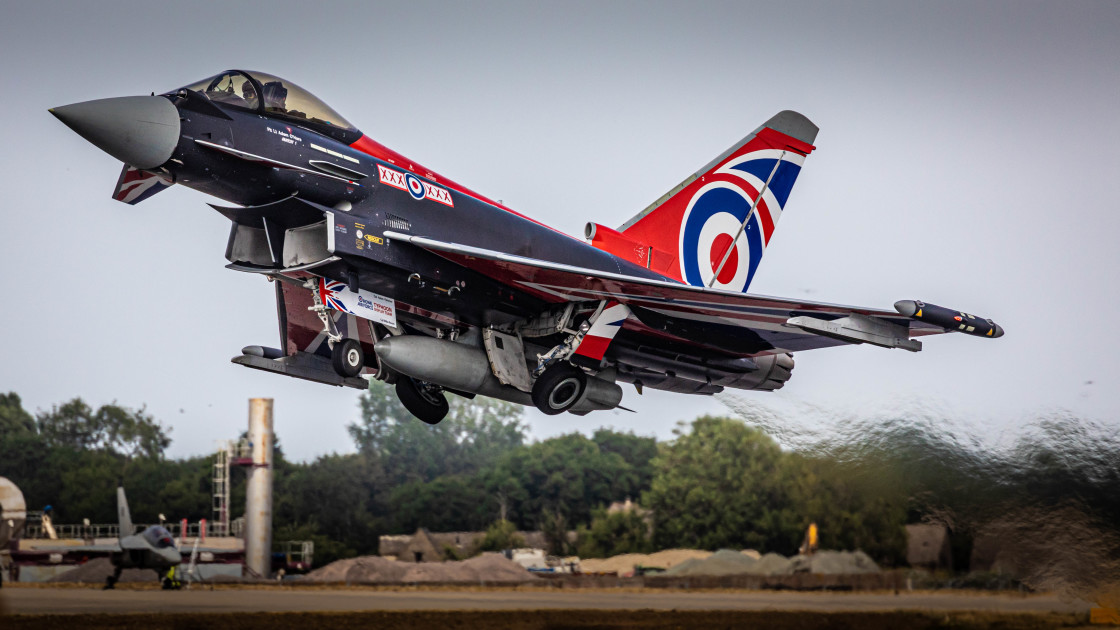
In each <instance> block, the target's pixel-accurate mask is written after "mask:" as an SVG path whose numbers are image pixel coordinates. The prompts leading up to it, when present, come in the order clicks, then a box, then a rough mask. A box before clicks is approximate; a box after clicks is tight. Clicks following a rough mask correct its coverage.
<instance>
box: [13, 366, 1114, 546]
mask: <svg viewBox="0 0 1120 630" xmlns="http://www.w3.org/2000/svg"><path fill="white" fill-rule="evenodd" d="M360 410H361V415H360V419H359V420H358V421H357V422H355V423H353V424H351V425H350V426H349V427H348V430H349V433H350V436H351V438H352V439H353V441H354V444H355V447H356V451H357V452H355V453H352V454H329V455H323V456H320V457H318V458H316V459H315V460H313V461H309V462H292V461H289V460H288V459H287V458H286V457H285V456H284V452H283V445H282V442H281V441H280V440H279V439H278V440H277V442H276V444H277V447H276V453H275V458H274V462H275V471H274V484H275V485H274V499H273V518H274V524H273V527H274V536H273V537H274V539H275V540H288V539H290V540H301V539H311V540H314V541H315V543H316V564H322V563H325V562H330V561H332V560H334V559H337V558H341V557H350V556H355V555H362V554H375V553H377V546H378V538H379V536H381V535H385V534H409V533H412V532H414V531H415V530H416V529H417V528H418V527H426V528H428V529H429V530H431V531H481V530H487V529H489V531H490V536H489V537H488V540H490V542H489V543H488V544H490V545H492V546H500V544H501V541H503V540H508V537H507V538H502V536H508V535H509V534H510V533H511V532H512V531H513V530H514V529H521V530H541V531H542V532H544V533H545V535H546V538H547V539H548V540H549V544H550V546H551V547H552V549H551V550H550V551H552V552H553V553H557V554H568V553H579V554H581V555H583V556H584V557H595V556H600V557H601V556H607V555H614V554H618V553H627V552H649V551H654V550H657V549H665V548H673V547H690V548H701V549H711V550H714V549H718V548H724V547H727V548H753V549H758V550H760V551H762V552H769V551H775V552H778V553H782V554H785V555H791V554H793V553H796V551H797V548H798V546H799V545H800V543H801V542H802V537H803V536H804V532H805V529H806V527H807V526H808V524H809V523H810V522H815V523H817V525H818V527H819V531H820V544H821V546H822V548H833V549H862V550H864V551H865V552H867V553H869V554H870V555H871V556H872V557H873V558H875V559H876V560H877V561H879V562H880V563H882V564H885V565H887V566H896V565H900V564H903V563H904V562H905V549H906V538H905V530H904V526H905V525H906V524H907V523H912V522H922V521H929V520H931V519H933V520H937V519H940V520H939V521H938V522H946V523H947V524H949V525H951V526H952V527H955V528H956V529H957V530H959V532H960V533H961V534H962V538H963V539H965V540H966V541H967V540H968V539H967V536H968V535H969V534H970V532H971V530H969V527H975V523H974V522H973V521H970V520H969V515H971V514H977V513H979V510H980V506H981V505H982V506H983V507H984V509H990V508H994V507H995V506H997V505H1000V501H1004V502H1005V503H1006V501H1005V500H1008V499H1015V500H1018V501H1020V503H1024V504H1025V503H1026V502H1030V503H1031V504H1032V505H1037V504H1038V501H1039V500H1042V501H1043V502H1044V504H1045V502H1046V501H1049V502H1050V504H1052V505H1054V506H1055V507H1057V506H1059V504H1061V503H1062V501H1063V500H1064V499H1065V498H1067V497H1068V493H1069V492H1074V493H1075V494H1076V495H1077V496H1078V497H1081V498H1085V497H1094V496H1099V497H1100V498H1101V499H1102V500H1104V499H1105V497H1108V496H1111V495H1110V492H1111V491H1109V490H1106V488H1108V487H1111V488H1115V487H1117V486H1116V485H1111V486H1110V485H1109V484H1113V483H1115V482H1116V481H1117V473H1116V468H1115V467H1114V468H1112V469H1109V468H1108V466H1110V465H1113V464H1115V455H1113V454H1110V453H1109V452H1107V451H1106V452H1103V454H1099V456H1100V457H1104V458H1105V460H1106V461H1104V462H1103V465H1102V466H1101V467H1099V468H1094V471H1096V473H1095V474H1096V477H1093V476H1091V475H1088V474H1087V473H1084V471H1081V472H1079V471H1078V470H1073V469H1070V468H1069V466H1068V464H1069V459H1068V458H1067V459H1065V460H1061V461H1057V460H1056V459H1055V457H1056V455H1055V454H1054V453H1052V452H1041V453H1040V452H1032V453H1033V454H1032V455H1031V457H1033V458H1034V461H1033V463H1034V465H1033V466H1027V467H1025V468H1022V467H1021V468H1022V469H1021V470H1019V469H1014V470H1012V469H1013V468H1014V466H1016V465H1017V464H1016V463H1015V462H1013V461H1008V462H1007V463H1006V466H1005V467H1004V468H1002V469H997V468H998V467H994V464H993V463H992V462H990V461H985V462H984V466H985V468H984V470H985V471H987V472H986V473H984V474H981V471H978V470H977V469H976V467H975V466H973V467H971V468H970V467H969V466H968V462H969V461H973V462H976V461H982V458H979V457H973V458H972V459H968V458H967V457H963V456H962V452H963V451H962V450H961V448H960V447H959V445H954V444H953V443H951V442H948V441H942V442H937V440H934V439H931V438H930V437H929V436H928V435H923V436H922V439H921V440H917V439H910V438H908V437H907V435H906V434H898V435H894V436H892V438H893V440H894V442H893V443H883V442H878V443H877V446H876V447H875V448H863V449H860V448H859V447H858V445H851V444H848V445H843V446H842V447H837V448H836V449H833V450H831V451H827V452H823V451H822V452H817V451H813V452H808V451H806V452H801V451H790V450H783V449H782V448H780V447H779V445H778V444H777V443H776V442H775V441H774V440H773V439H772V438H770V437H769V436H767V435H766V434H765V433H763V432H762V431H761V430H760V429H757V428H754V427H752V426H749V425H748V424H746V423H745V422H743V421H742V420H741V419H731V418H720V417H701V418H698V419H696V420H694V421H692V422H691V423H689V424H681V425H679V426H678V428H677V430H676V431H675V433H674V436H673V438H672V439H671V440H668V441H664V442H658V441H657V440H656V439H655V438H652V437H644V436H638V435H635V434H633V433H629V432H619V431H614V430H610V429H599V430H598V431H596V432H595V433H594V434H592V435H591V436H590V437H589V436H585V435H582V434H579V433H572V434H568V435H562V436H558V437H554V438H549V439H545V440H540V441H536V442H530V441H529V440H528V435H527V426H526V425H525V424H524V422H523V420H522V416H521V411H520V408H518V407H516V406H514V405H511V404H508V403H504V402H501V401H495V400H490V399H476V400H474V401H468V400H464V399H458V398H456V399H455V401H454V402H453V404H452V409H451V413H450V414H449V416H448V417H447V419H445V420H444V421H443V422H442V423H440V424H438V425H434V426H430V425H426V424H424V423H421V422H418V421H416V420H415V419H413V418H412V417H411V416H410V415H409V414H408V412H407V411H405V410H404V408H403V407H401V406H400V404H399V403H398V402H397V400H396V397H395V395H394V394H393V392H392V390H391V388H388V387H386V386H383V385H382V384H380V383H374V385H373V387H372V388H371V390H370V391H369V392H367V393H365V394H363V395H362V397H361V399H360ZM170 443H171V441H170V437H169V435H168V434H167V430H166V429H165V428H164V427H163V426H162V425H161V424H160V423H159V422H158V421H157V420H156V419H154V418H153V417H151V415H150V414H148V413H147V412H146V411H145V410H144V409H139V410H134V409H128V408H125V407H122V406H119V405H116V404H110V405H105V406H102V407H100V408H98V409H96V410H95V409H92V408H91V407H89V406H88V405H87V404H86V403H84V402H82V401H81V400H78V399H75V400H73V401H69V402H67V403H65V404H62V405H59V406H55V407H52V408H51V409H50V410H46V411H40V412H38V413H36V414H34V415H33V414H31V413H29V412H27V411H26V410H24V409H23V407H22V404H21V401H20V399H19V396H18V395H16V394H14V393H9V394H6V395H2V396H0V475H3V476H6V477H9V478H10V479H12V480H13V481H15V482H16V483H17V484H18V485H19V486H20V487H21V488H22V490H23V492H24V494H25V497H26V498H27V501H28V505H29V507H30V508H32V509H34V508H36V507H41V506H43V505H45V504H48V503H49V504H52V505H53V507H54V510H55V512H56V514H57V516H56V521H57V522H80V521H81V519H83V518H89V519H90V520H91V522H108V523H111V522H114V521H115V502H114V501H115V499H114V489H115V487H116V486H117V484H118V483H122V482H123V484H124V485H125V487H126V488H127V489H128V492H129V499H130V504H131V507H132V510H133V520H134V521H136V522H154V521H155V519H156V518H157V515H158V513H160V512H162V513H164V514H167V515H168V516H170V517H173V518H188V519H190V520H191V521H196V520H198V519H200V518H210V517H211V513H210V510H211V499H210V492H211V476H212V456H211V454H205V455H200V456H197V457H189V458H183V459H169V458H167V457H166V455H165V451H166V449H167V447H168V446H169V445H170ZM931 454H932V456H931ZM1110 458H1111V459H1110ZM1093 461H1094V462H1095V463H1097V464H1101V462H1096V460H1093ZM1063 465H1065V468H1062V466H1063ZM1102 471H1103V472H1102ZM985 475H987V476H985ZM1016 475H1018V476H1016ZM1101 475H1104V476H1103V477H1101ZM996 476H998V477H999V478H998V479H997V478H995V477H996ZM1031 487H1040V488H1042V489H1043V494H1042V496H1041V497H1039V496H1037V495H1032V494H1031V492H1030V491H1029V489H1030V488H1031ZM1071 488H1072V490H1071ZM1094 492H1096V493H1097V494H1095V495H1094V494H1093V493H1094ZM1001 493H1002V494H1001ZM627 498H630V499H632V500H634V501H635V502H636V503H638V504H639V505H640V506H641V507H642V508H643V509H645V510H649V512H648V513H646V512H636V511H635V512H615V513H608V512H607V510H606V507H607V506H608V505H609V504H610V503H611V502H614V501H622V500H625V499H627ZM231 502H232V503H231V504H232V506H234V514H237V513H238V508H239V507H240V506H243V505H244V477H243V475H241V474H238V473H236V472H235V474H234V479H233V487H232V498H231ZM1116 505H1117V503H1116V502H1115V501H1114V500H1110V501H1109V502H1108V503H1107V504H1103V506H1098V507H1097V508H1095V509H1096V511H1095V512H1092V513H1091V514H1090V516H1091V517H1092V518H1094V519H1097V518H1098V517H1102V518H1105V519H1107V518H1109V517H1113V518H1114V517H1115V516H1116ZM1094 522H1096V521H1094ZM1112 522H1113V523H1115V522H1116V521H1115V520H1114V521H1112ZM1105 529H1107V527H1106V528H1105ZM1115 529H1116V526H1115V525H1113V526H1112V530H1110V531H1112V532H1113V533H1115ZM569 530H576V531H577V532H578V537H577V539H576V541H575V542H574V543H573V542H572V541H570V540H569V538H568V537H567V536H566V535H565V534H566V532H568V531H569ZM957 551H958V553H959V554H960V555H962V556H967V551H968V550H967V542H966V543H964V547H962V549H960V550H957ZM966 565H967V562H966V561H965V562H964V563H963V565H962V564H958V566H966Z"/></svg>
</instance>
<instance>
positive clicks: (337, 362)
mask: <svg viewBox="0 0 1120 630" xmlns="http://www.w3.org/2000/svg"><path fill="white" fill-rule="evenodd" d="M365 364H366V353H365V352H363V351H362V344H360V343H358V342H357V341H356V340H354V339H343V340H342V341H340V342H338V343H336V344H334V347H333V348H331V365H333V366H334V371H335V372H338V373H339V374H340V375H342V376H345V377H351V376H357V375H358V374H360V373H361V371H362V368H363V367H364V366H365Z"/></svg>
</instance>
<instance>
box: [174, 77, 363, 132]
mask: <svg viewBox="0 0 1120 630" xmlns="http://www.w3.org/2000/svg"><path fill="white" fill-rule="evenodd" d="M186 89H188V90H193V91H195V92H198V93H200V94H203V95H205V96H206V97H207V98H209V99H210V100H211V101H213V102H214V103H217V104H220V105H227V106H230V107H236V108H239V109H246V110H250V111H255V112H258V113H260V114H263V115H266V116H276V117H279V118H284V119H288V120H292V121H294V122H297V123H298V124H303V125H306V126H309V127H312V128H317V129H319V130H323V131H326V132H327V133H328V134H330V135H332V136H333V135H337V134H336V133H331V132H332V131H336V132H337V131H343V132H350V133H352V134H357V135H360V134H361V132H359V131H358V129H357V128H356V127H354V125H351V124H350V122H349V121H348V120H346V119H345V118H343V117H342V116H341V115H340V114H339V113H338V112H336V111H334V110H333V109H331V107H330V105H327V104H326V103H324V102H323V101H321V100H319V98H317V97H316V96H315V95H313V94H312V93H311V92H308V91H307V90H305V89H303V88H301V87H300V86H298V85H296V84H295V83H292V82H291V81H288V80H286V79H281V78H280V77H276V76H273V75H271V74H265V73H263V72H248V71H244V70H227V71H226V72H223V73H221V74H218V75H215V76H212V77H210V78H208V79H203V80H202V81H198V82H197V83H192V84H190V85H188V86H186ZM343 135H349V134H343Z"/></svg>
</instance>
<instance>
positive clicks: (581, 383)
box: [533, 363, 587, 416]
mask: <svg viewBox="0 0 1120 630" xmlns="http://www.w3.org/2000/svg"><path fill="white" fill-rule="evenodd" d="M586 386H587V375H586V374H584V373H583V370H580V369H579V368H577V367H575V366H573V365H572V364H570V363H557V364H556V365H554V366H552V367H550V368H548V369H547V370H545V371H544V374H541V376H540V378H538V379H537V382H536V383H534V384H533V404H534V405H536V406H537V409H540V410H541V412H543V413H545V414H548V415H550V416H555V415H557V414H561V413H564V412H565V411H567V410H569V409H571V408H572V406H573V405H575V404H576V401H578V400H579V397H580V396H582V395H583V389H584V388H585V387H586Z"/></svg>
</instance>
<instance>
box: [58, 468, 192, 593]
mask: <svg viewBox="0 0 1120 630" xmlns="http://www.w3.org/2000/svg"><path fill="white" fill-rule="evenodd" d="M117 518H118V521H119V523H120V534H119V537H120V539H119V541H118V542H117V544H116V545H115V546H113V548H111V549H109V551H110V553H109V560H110V561H111V562H112V563H113V574H112V575H110V576H108V577H106V578H105V588H106V589H111V588H113V587H114V586H116V584H117V580H119V579H120V578H121V571H124V570H125V569H153V570H154V571H155V572H156V575H157V577H159V579H160V582H161V583H162V584H163V587H164V588H176V587H177V586H178V581H177V580H176V579H174V578H172V577H169V576H168V575H167V573H168V570H169V569H172V568H174V567H178V566H179V564H180V563H181V562H182V560H183V558H182V554H180V553H179V549H178V548H177V547H176V546H175V541H174V539H172V538H171V532H169V531H167V530H166V529H165V528H163V527H162V526H160V525H151V526H149V527H146V528H144V530H143V531H141V532H139V533H133V532H134V531H135V527H133V525H132V516H131V515H130V514H129V511H128V499H126V498H125V496H124V488H117ZM89 549H90V550H91V551H102V550H103V549H101V548H99V547H98V548H95V547H90V548H89ZM79 550H80V549H79Z"/></svg>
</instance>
